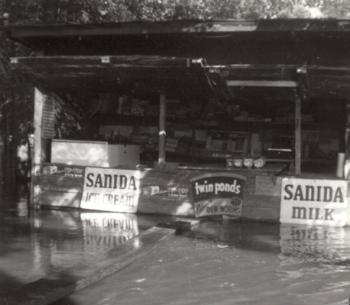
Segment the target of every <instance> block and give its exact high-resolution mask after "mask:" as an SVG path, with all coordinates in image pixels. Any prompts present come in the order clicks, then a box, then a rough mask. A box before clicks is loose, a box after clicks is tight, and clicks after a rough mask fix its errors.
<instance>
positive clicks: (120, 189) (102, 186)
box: [81, 167, 141, 213]
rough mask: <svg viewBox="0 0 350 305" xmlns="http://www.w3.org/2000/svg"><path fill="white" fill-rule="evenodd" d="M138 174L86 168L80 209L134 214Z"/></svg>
mask: <svg viewBox="0 0 350 305" xmlns="http://www.w3.org/2000/svg"><path fill="white" fill-rule="evenodd" d="M140 174H141V173H140V172H139V171H132V170H122V169H112V168H93V167H87V168H86V169H85V176H84V191H83V197H82V201H81V208H83V209H89V210H102V211H112V212H125V213H136V211H137V206H138V202H139V197H140Z"/></svg>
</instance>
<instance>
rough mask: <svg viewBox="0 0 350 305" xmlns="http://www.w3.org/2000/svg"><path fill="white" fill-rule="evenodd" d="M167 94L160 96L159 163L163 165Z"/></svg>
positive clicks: (164, 157)
mask: <svg viewBox="0 0 350 305" xmlns="http://www.w3.org/2000/svg"><path fill="white" fill-rule="evenodd" d="M165 122H166V96H165V95H164V94H160V96H159V144H158V165H159V166H162V165H164V164H165V162H166V154H165V139H166V130H165Z"/></svg>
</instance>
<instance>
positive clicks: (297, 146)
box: [294, 89, 301, 176]
mask: <svg viewBox="0 0 350 305" xmlns="http://www.w3.org/2000/svg"><path fill="white" fill-rule="evenodd" d="M294 96H295V118H294V121H295V130H294V142H295V143H294V144H295V146H294V149H295V175H296V176H300V174H301V98H300V96H299V93H298V91H297V89H296V90H295V95H294Z"/></svg>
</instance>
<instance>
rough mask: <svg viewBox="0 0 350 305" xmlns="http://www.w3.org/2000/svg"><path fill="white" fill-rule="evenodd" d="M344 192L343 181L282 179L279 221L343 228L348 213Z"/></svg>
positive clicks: (344, 184)
mask: <svg viewBox="0 0 350 305" xmlns="http://www.w3.org/2000/svg"><path fill="white" fill-rule="evenodd" d="M347 189H348V182H347V181H344V180H327V179H298V178H283V179H282V191H281V214H280V221H281V223H297V224H307V225H330V226H345V225H346V224H347V222H348V221H347V220H348V214H349V209H348V198H347Z"/></svg>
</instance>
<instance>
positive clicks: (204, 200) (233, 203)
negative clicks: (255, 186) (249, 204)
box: [191, 173, 246, 217]
mask: <svg viewBox="0 0 350 305" xmlns="http://www.w3.org/2000/svg"><path fill="white" fill-rule="evenodd" d="M245 179H246V178H245V177H243V176H240V175H235V174H231V173H223V174H204V175H201V176H198V177H196V178H193V179H191V188H192V194H193V203H194V212H195V216H196V217H206V216H216V215H230V216H235V217H239V216H241V214H242V201H243V188H244V182H245Z"/></svg>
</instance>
